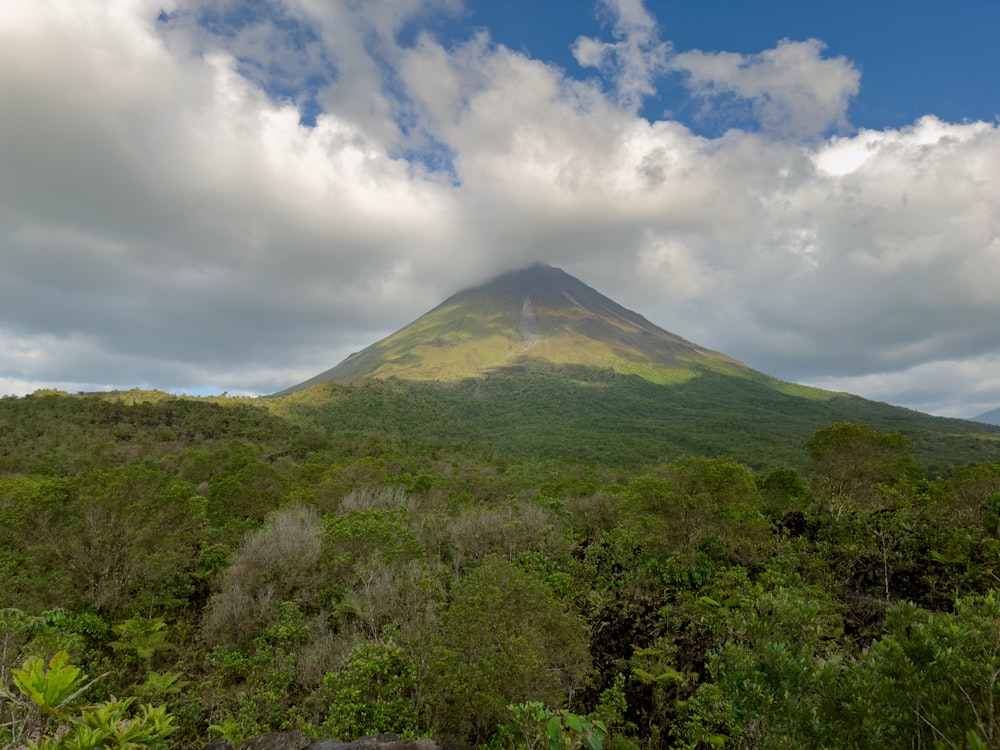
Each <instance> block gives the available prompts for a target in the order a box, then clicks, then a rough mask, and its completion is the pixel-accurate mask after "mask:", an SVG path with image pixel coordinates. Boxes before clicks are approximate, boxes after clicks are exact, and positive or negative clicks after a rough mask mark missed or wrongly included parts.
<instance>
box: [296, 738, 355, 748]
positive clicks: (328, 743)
mask: <svg viewBox="0 0 1000 750" xmlns="http://www.w3.org/2000/svg"><path fill="white" fill-rule="evenodd" d="M350 746H351V743H350V742H340V741H338V740H316V741H315V742H313V743H312V744H311V745H310V746H309V747H307V748H306V750H346V749H347V748H349V747H350Z"/></svg>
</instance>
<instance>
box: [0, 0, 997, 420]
mask: <svg viewBox="0 0 1000 750" xmlns="http://www.w3.org/2000/svg"><path fill="white" fill-rule="evenodd" d="M998 29H1000V3H998V2H995V0H881V1H880V2H876V3H873V2H871V1H870V0H837V1H836V2H834V1H833V0H815V1H811V2H802V1H801V0H759V1H758V2H753V3H750V2H745V1H744V0H646V2H642V0H545V1H544V2H543V1H541V0H464V1H463V0H364V1H362V0H271V2H262V1H261V0H3V2H0V393H6V394H16V395H21V394H26V393H31V392H33V391H35V390H37V389H40V388H58V389H61V390H67V391H70V392H76V391H93V390H107V389H129V388H134V387H141V388H158V389H162V390H165V391H169V392H173V393H189V394H203V395H204V394H210V393H220V392H223V391H226V392H228V393H230V394H265V393H271V392H275V391H277V390H280V389H283V388H285V387H288V386H290V385H292V384H294V383H297V382H300V381H302V380H304V379H306V378H308V377H311V376H312V375H315V374H317V373H318V372H321V371H323V370H326V369H328V368H329V367H332V366H333V365H334V364H336V363H337V362H339V361H340V360H341V359H343V358H344V357H345V356H347V355H348V354H350V353H351V352H354V351H357V350H359V349H362V348H364V347H365V346H367V345H368V344H371V343H373V342H374V341H376V340H378V339H380V338H382V337H384V336H386V335H388V334H389V333H391V332H393V331H394V330H397V329H399V328H401V327H402V326H404V325H406V324H407V323H409V322H410V321H412V320H413V319H415V318H416V317H418V316H419V315H421V314H422V313H424V312H426V311H427V310H429V309H430V308H432V307H434V306H435V305H436V304H438V303H439V302H440V301H442V300H443V299H444V298H446V297H447V296H449V295H450V294H452V293H454V292H456V291H459V290H460V289H463V288H465V287H468V286H470V285H475V284H478V283H481V282H483V281H486V280H488V279H489V278H491V277H493V276H494V275H496V274H498V273H502V272H504V271H508V270H513V269H517V268H521V267H524V266H527V265H530V264H532V263H536V262H543V263H548V264H551V265H553V266H557V267H559V268H562V269H564V270H565V271H567V272H568V273H571V274H573V275H574V276H576V277H577V278H579V279H580V280H581V281H583V282H585V283H587V284H589V285H591V286H593V287H594V288H596V289H597V290H598V291H600V292H602V293H604V294H606V295H607V296H609V297H611V298H613V299H615V300H616V301H617V302H619V303H621V304H623V305H625V306H626V307H628V308H631V309H633V310H635V311H636V312H639V313H641V314H642V315H644V316H645V317H646V318H648V319H649V320H651V321H652V322H654V323H656V324H657V325H659V326H661V327H663V328H666V329H667V330H670V331H672V332H674V333H676V334H678V335H681V336H683V337H685V338H687V339H689V340H692V341H695V342H697V343H698V344H700V345H702V346H706V347H709V348H712V349H716V350H718V351H722V352H725V353H726V354H728V355H730V356H733V357H735V358H737V359H739V360H741V361H743V362H745V363H746V364H747V365H749V366H751V367H753V368H755V369H757V370H761V371H763V372H767V373H769V374H771V375H774V376H776V377H779V378H782V379H784V380H789V381H793V382H798V383H805V384H810V385H817V386H820V387H823V388H829V389H832V390H837V391H847V392H850V393H856V394H858V395H861V396H864V397H866V398H871V399H875V400H877V401H886V402H889V403H892V404H897V405H900V406H907V407H910V408H914V409H919V410H921V411H925V412H929V413H932V414H940V415H944V416H957V417H970V416H973V415H976V414H979V413H981V412H984V411H986V410H988V409H992V408H995V407H997V406H1000V45H998V44H996V42H995V36H996V32H997V30H998Z"/></svg>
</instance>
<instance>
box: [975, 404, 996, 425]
mask: <svg viewBox="0 0 1000 750" xmlns="http://www.w3.org/2000/svg"><path fill="white" fill-rule="evenodd" d="M972 421H973V422H983V423H985V424H994V425H997V426H1000V407H997V408H996V409H990V410H989V411H984V412H983V413H982V414H980V415H978V416H975V417H973V418H972Z"/></svg>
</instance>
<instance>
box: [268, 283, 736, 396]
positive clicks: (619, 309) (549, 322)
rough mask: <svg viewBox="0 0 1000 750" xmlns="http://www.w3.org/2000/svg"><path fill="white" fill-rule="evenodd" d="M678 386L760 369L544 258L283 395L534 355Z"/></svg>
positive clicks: (466, 374)
mask: <svg viewBox="0 0 1000 750" xmlns="http://www.w3.org/2000/svg"><path fill="white" fill-rule="evenodd" d="M538 360H541V361H545V362H548V363H550V364H554V365H583V366H586V367H597V368H603V369H611V370H615V371H618V372H621V373H625V374H638V375H641V376H642V377H645V378H646V379H647V380H650V381H652V382H677V381H678V380H683V379H686V378H687V377H691V376H693V375H694V374H695V372H694V371H695V369H696V368H710V369H716V370H718V369H721V370H734V371H743V372H744V373H750V372H753V371H752V370H750V368H748V367H746V365H744V364H742V363H741V362H738V361H737V360H735V359H732V358H730V357H727V356H726V355H724V354H721V353H719V352H714V351H710V350H708V349H705V348H704V347H701V346H698V345H697V344H694V343H692V342H690V341H688V340H686V339H684V338H682V337H680V336H678V335H677V334H674V333H671V332H670V331H667V330H664V329H663V328H660V327H659V326H657V325H655V324H653V323H651V322H650V321H648V320H647V319H646V318H644V317H643V316H641V315H639V314H638V313H636V312H633V311H632V310H629V309H627V308H625V307H623V306H622V305H620V304H618V303H617V302H615V301H614V300H612V299H610V298H608V297H606V296H604V295H603V294H601V293H600V292H598V291H596V290H595V289H593V288H591V287H589V286H587V285H586V284H584V283H583V282H582V281H580V280H579V279H576V278H574V277H573V276H571V275H569V274H568V273H566V272H565V271H563V270H561V269H559V268H554V267H552V266H548V265H543V264H537V265H533V266H531V267H529V268H525V269H521V270H518V271H512V272H510V273H505V274H502V275H500V276H497V277H496V278H494V279H492V280H491V281H489V282H487V283H485V284H481V285H479V286H476V287H472V288H470V289H465V290H463V291H461V292H458V293H457V294H454V295H452V296H451V297H449V298H448V299H446V300H445V301H444V302H442V303H441V304H440V305H438V306H437V307H435V308H434V309H433V310H431V311H429V312H428V313H426V314H424V315H422V316H420V317H419V318H417V319H416V320H415V321H413V322H412V323H410V324H409V325H407V326H405V327H403V328H401V329H400V330H398V331H396V332H395V333H393V334H392V335H390V336H388V337H386V338H384V339H382V340H381V341H379V342H377V343H375V344H372V345H371V346H369V347H367V348H365V349H363V350H362V351H360V352H356V353H355V354H352V355H350V356H349V357H347V359H345V360H344V361H343V362H341V363H340V364H338V365H336V366H335V367H333V368H331V369H329V370H326V371H325V372H322V373H320V374H319V375H316V376H315V377H313V378H310V379H309V380H306V381H305V382H302V383H299V384H298V385H295V386H292V387H291V388H288V389H286V390H285V391H282V392H281V394H278V395H283V394H287V393H293V392H295V391H299V390H302V389H305V388H309V387H311V386H313V385H317V384H319V383H326V382H332V383H340V384H347V383H353V382H356V381H359V380H364V379H366V378H376V379H380V380H386V379H390V378H396V379H400V380H415V381H442V382H454V381H460V380H463V379H465V378H470V377H471V378H476V377H481V376H482V375H484V374H485V373H488V372H490V371H493V370H496V369H498V368H511V367H520V366H523V365H524V364H525V363H527V362H529V361H538Z"/></svg>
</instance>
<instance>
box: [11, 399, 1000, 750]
mask: <svg viewBox="0 0 1000 750" xmlns="http://www.w3.org/2000/svg"><path fill="white" fill-rule="evenodd" d="M129 401H133V402H135V403H128V402H129ZM0 428H2V429H0V592H2V593H0V604H2V605H3V607H4V609H3V610H2V611H0V656H2V664H0V680H2V687H3V692H2V694H0V695H2V697H0V744H2V745H12V746H17V745H18V744H20V743H26V742H27V741H28V740H33V741H34V742H36V743H38V744H39V745H40V746H44V747H53V748H55V747H71V746H73V747H83V746H86V745H82V744H80V743H81V742H82V741H83V740H81V739H80V738H81V737H83V736H84V735H85V732H84V729H86V728H87V727H89V725H88V724H87V722H88V721H90V722H92V723H93V722H94V721H96V719H94V718H93V717H94V716H96V715H98V714H99V713H100V712H101V711H103V712H104V713H103V714H101V715H104V716H106V717H107V716H110V717H112V718H114V717H117V722H118V723H117V724H116V723H115V722H114V721H112V720H111V719H107V721H106V722H105V723H106V724H107V727H106V728H105V729H101V730H100V731H103V732H105V733H104V734H103V735H100V736H101V737H104V739H102V740H100V741H101V742H103V743H104V744H103V745H91V746H109V747H116V746H122V747H124V746H127V745H126V744H124V743H125V740H122V739H121V738H120V737H119V738H117V739H114V740H111V739H107V738H108V737H112V736H113V737H118V736H117V735H113V731H114V727H121V726H131V727H133V728H134V731H135V732H139V730H140V729H142V730H143V731H146V732H147V734H146V735H142V736H145V737H147V739H146V740H144V742H146V743H147V744H149V745H150V746H155V745H156V743H157V742H159V743H161V744H162V743H166V744H167V745H169V746H172V747H192V748H194V747H200V746H201V745H202V744H203V743H204V742H205V740H206V738H209V737H212V736H223V737H226V738H228V739H230V740H232V741H234V742H239V741H242V740H244V739H246V738H248V737H251V736H254V735H257V734H260V733H262V732H265V731H274V730H280V729H291V728H297V729H301V730H303V731H304V732H305V733H306V734H307V735H312V736H323V737H335V738H340V739H344V740H349V739H352V738H355V737H358V736H361V735H364V734H371V733H379V732H394V733H397V734H400V735H403V736H431V737H434V738H437V739H439V740H442V741H443V740H444V739H446V738H451V739H454V740H457V741H461V742H465V743H468V744H470V745H480V746H488V747H493V748H497V749H498V750H499V748H506V747H537V746H539V745H538V743H540V742H543V741H545V742H548V741H549V740H546V739H545V735H544V734H543V733H542V730H543V729H544V727H545V726H546V725H547V723H548V721H549V719H550V717H552V716H555V717H557V718H559V719H560V721H561V722H562V724H560V726H561V727H562V729H563V730H564V731H563V733H562V734H560V735H559V737H561V738H562V739H561V740H560V741H564V742H566V743H572V742H583V741H584V740H586V741H587V742H592V741H594V737H595V736H596V735H587V736H584V735H583V734H581V733H580V732H581V731H583V730H586V731H591V730H593V728H594V727H603V728H606V730H607V737H606V738H605V739H604V743H603V744H604V746H605V747H614V748H667V747H678V748H680V747H686V748H699V747H761V748H765V747H766V748H770V747H775V748H777V747H850V748H891V747H918V748H919V747H927V748H931V747H937V746H943V747H962V748H995V747H1000V712H998V711H997V709H998V700H1000V682H998V675H1000V597H998V596H997V593H996V585H997V583H998V578H997V575H998V572H997V563H998V562H1000V558H998V553H1000V538H998V532H1000V464H978V465H968V466H961V467H955V468H954V469H953V470H951V471H950V472H949V473H948V475H947V476H935V477H930V476H927V474H926V472H925V471H924V470H923V469H922V468H921V467H920V466H919V465H917V464H916V463H915V462H914V459H913V456H914V445H913V444H912V443H911V442H910V441H908V440H906V439H905V438H902V437H900V436H899V435H898V434H893V433H883V432H879V431H876V430H873V429H871V428H868V427H866V426H864V425H859V424H851V423H838V424H834V425H831V426H830V427H828V428H825V429H823V430H820V431H819V432H817V433H816V434H815V435H814V436H813V437H812V438H811V439H810V440H809V441H808V443H807V444H806V446H805V448H806V451H807V453H808V455H809V457H810V470H809V472H808V473H805V474H801V473H799V472H798V471H795V470H792V469H787V468H781V467H778V468H772V469H769V470H757V471H752V470H751V469H749V468H748V467H747V466H745V465H743V464H740V463H738V462H736V461H732V460H729V459H725V458H703V457H693V456H689V457H683V458H679V459H677V460H674V461H672V462H670V463H667V464H663V465H659V466H652V467H646V468H643V469H621V468H614V467H601V466H597V465H585V464H581V463H577V462H572V461H554V460H548V461H545V460H538V461H533V460H525V459H512V458H509V457H504V456H502V455H492V454H490V453H488V452H486V451H484V450H475V451H470V450H466V449H463V448H462V447H460V446H459V447H453V448H448V447H445V446H443V445H433V446H428V445H426V444H423V443H420V442H416V441H413V442H405V441H402V440H399V439H388V438H378V437H374V436H371V435H368V436H362V435H352V434H348V433H338V432H332V431H318V430H312V429H309V428H306V427H301V426H300V427H296V426H292V425H290V424H289V423H287V422H285V421H284V420H282V419H280V418H278V417H275V416H273V415H271V414H269V413H268V412H266V411H264V410H262V409H260V408H258V407H257V406H255V405H254V404H253V403H244V402H239V401H225V400H220V401H219V402H208V401H204V400H182V399H159V400H153V399H149V400H144V399H143V398H142V397H141V394H132V396H131V397H127V398H123V397H102V398H98V397H66V396H59V395H37V396H33V397H29V398H26V399H7V400H4V401H2V402H0ZM432 428H433V426H432V425H429V426H428V430H429V431H430V430H432ZM53 657H56V658H55V659H54V660H53ZM72 669H77V670H78V671H77V672H75V673H73V675H70V673H69V672H67V671H66V670H72ZM85 675H89V676H90V677H92V678H98V677H99V679H97V680H96V682H93V684H91V685H90V686H89V687H88V688H87V689H86V690H84V691H83V692H79V693H78V694H77V693H76V689H77V688H83V687H84V686H85V685H86V683H87V681H89V680H86V679H85V677H84V676H85ZM70 676H72V677H73V679H72V680H70V679H69V678H70ZM59 680H62V681H63V683H64V684H66V685H72V686H73V689H72V690H70V689H69V688H67V689H66V692H65V693H64V694H63V693H58V691H56V692H52V693H51V694H47V693H46V692H45V687H46V686H47V685H49V686H51V684H54V683H56V682H58V681H59ZM25 685H28V686H31V685H34V686H35V689H36V692H37V693H38V696H40V699H39V700H42V701H43V703H44V701H45V700H50V699H51V700H52V701H55V702H56V703H59V700H62V703H59V705H55V704H52V705H49V704H45V705H43V703H39V700H35V699H33V698H31V696H30V695H29V694H28V693H29V692H30V690H28V688H26V687H25ZM53 690H54V688H53ZM46 695H49V697H48V698H46ZM60 695H61V698H59V696H60ZM57 699H58V700H57ZM145 704H148V705H150V706H156V707H159V708H158V709H153V708H148V709H140V707H141V706H142V705H145ZM88 706H89V707H91V708H89V709H88V708H86V707H88ZM109 706H110V707H111V708H109ZM157 710H158V711H160V713H155V711H157ZM142 711H146V712H147V713H146V714H144V713H142ZM560 711H562V713H558V712H560ZM148 712H153V713H148ZM127 716H131V717H132V718H131V719H129V720H126V719H125V718H124V717H127ZM146 716H151V717H153V718H149V719H147V718H143V717H146ZM154 719H155V722H159V723H156V724H155V727H154V726H153V724H154V723H155V722H154ZM74 722H76V723H74ZM144 722H145V723H144ZM77 724H79V727H82V729H81V728H79V727H77ZM60 725H62V726H63V727H64V729H63V730H61V731H62V732H63V734H62V735H59V734H58V731H59V730H58V727H59V726H60ZM102 726H104V725H102ZM65 727H69V728H70V731H67V729H66V728H65ZM74 727H77V728H74ZM576 727H578V728H582V729H575V728H576ZM91 729H93V728H91ZM91 729H86V731H91ZM168 730H169V731H168ZM594 731H596V730H594ZM602 731H603V730H602ZM93 732H98V730H97V729H93ZM574 732H576V734H574ZM87 736H90V735H87ZM93 736H94V737H97V736H98V734H94V735H93ZM60 737H61V739H60ZM167 737H169V738H168V739H164V738H167ZM71 741H72V742H74V743H77V744H75V745H71V744H68V743H70V742H71ZM96 741H97V740H95V742H96ZM45 742H49V744H48V745H45V744H44V743H45ZM60 743H62V744H60ZM115 743H118V744H115ZM164 746H166V745H164ZM566 746H569V745H568V744H567V745H566Z"/></svg>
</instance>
